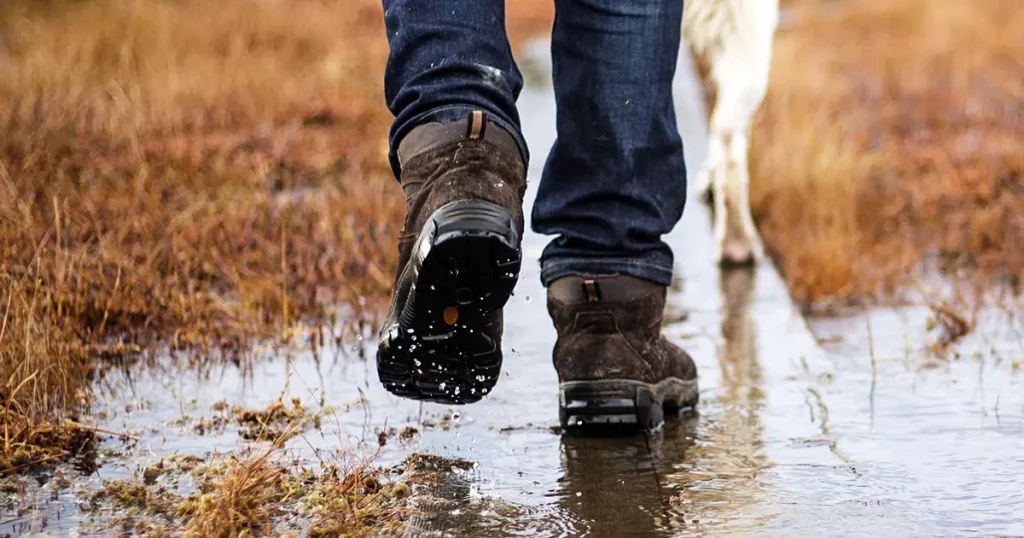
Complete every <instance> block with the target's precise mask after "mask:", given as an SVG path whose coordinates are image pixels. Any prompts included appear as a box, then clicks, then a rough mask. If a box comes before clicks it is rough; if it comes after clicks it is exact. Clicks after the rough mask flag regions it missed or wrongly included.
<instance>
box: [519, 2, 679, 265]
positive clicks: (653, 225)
mask: <svg viewBox="0 0 1024 538" xmlns="http://www.w3.org/2000/svg"><path fill="white" fill-rule="evenodd" d="M555 7H556V16H555V26H554V31H553V35H552V42H551V49H552V54H553V62H554V84H555V96H556V100H557V104H558V113H557V116H558V117H557V128H558V137H557V140H556V142H555V145H554V147H553V148H552V150H551V153H550V155H549V156H548V160H547V163H546V165H545V169H544V175H543V177H542V180H541V184H540V188H539V191H538V195H537V202H536V204H535V205H534V208H533V219H532V221H533V229H534V231H536V232H538V233H541V234H548V235H555V236H557V237H555V238H554V240H552V242H551V243H550V244H549V245H548V247H547V248H546V249H545V251H544V254H543V257H542V260H541V263H542V267H543V269H542V275H541V278H542V279H543V281H544V284H545V285H547V284H550V283H551V282H552V281H554V280H556V279H558V278H561V277H564V276H569V275H603V274H627V275H630V276H634V277H638V278H643V279H646V280H649V281H652V282H656V283H659V284H663V285H668V284H669V283H670V281H671V278H672V251H671V249H670V248H669V247H668V245H666V244H665V243H664V242H663V241H662V240H661V237H662V236H663V235H664V234H666V233H668V232H669V231H671V229H672V227H673V226H675V224H676V223H677V222H678V221H679V219H680V217H681V216H682V213H683V206H684V205H685V202H686V168H685V164H684V162H683V147H682V140H681V139H680V136H679V130H678V129H677V127H676V119H675V109H674V104H673V99H672V79H673V77H674V75H675V67H676V60H677V58H678V54H679V45H680V26H681V23H682V11H683V2H682V0H629V1H623V0H556V2H555Z"/></svg>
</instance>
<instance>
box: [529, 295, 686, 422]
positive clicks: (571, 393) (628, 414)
mask: <svg viewBox="0 0 1024 538" xmlns="http://www.w3.org/2000/svg"><path fill="white" fill-rule="evenodd" d="M665 293H666V290H665V287H664V286H659V285H657V284H654V283H651V282H648V281H645V280H641V279H637V278H633V277H628V276H612V277H600V278H589V277H588V278H582V277H566V278H562V279H559V280H557V281H555V282H553V283H552V284H551V286H550V287H549V288H548V312H549V313H550V314H551V318H552V320H554V322H555V328H556V329H557V330H558V342H557V343H556V344H555V352H554V360H555V370H556V371H557V372H558V381H559V392H560V395H559V406H560V407H559V417H560V419H561V422H562V427H563V428H575V427H593V426H600V427H607V426H610V425H617V426H627V427H628V426H638V427H645V428H656V427H658V426H659V425H660V424H661V423H662V422H663V420H664V414H665V410H668V411H670V412H671V411H676V410H678V409H679V408H682V407H690V406H693V405H695V404H696V403H697V367H696V365H695V364H694V363H693V359H691V358H690V356H689V355H688V354H687V353H686V352H685V351H683V350H682V349H680V348H679V347H678V346H676V345H675V344H673V343H671V342H669V341H668V340H667V339H666V338H665V337H664V336H662V334H661V319H662V313H663V311H664V309H665Z"/></svg>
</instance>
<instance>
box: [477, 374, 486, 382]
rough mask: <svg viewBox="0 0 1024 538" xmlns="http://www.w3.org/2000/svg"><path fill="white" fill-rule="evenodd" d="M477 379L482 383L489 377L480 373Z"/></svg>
mask: <svg viewBox="0 0 1024 538" xmlns="http://www.w3.org/2000/svg"><path fill="white" fill-rule="evenodd" d="M476 380H477V381H479V382H481V383H483V382H484V381H486V380H487V378H486V377H484V376H482V375H478V376H476Z"/></svg>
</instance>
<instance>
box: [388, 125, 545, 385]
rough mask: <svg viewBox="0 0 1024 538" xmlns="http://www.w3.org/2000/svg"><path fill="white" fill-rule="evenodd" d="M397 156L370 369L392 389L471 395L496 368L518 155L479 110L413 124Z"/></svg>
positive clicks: (515, 244)
mask: <svg viewBox="0 0 1024 538" xmlns="http://www.w3.org/2000/svg"><path fill="white" fill-rule="evenodd" d="M398 156H399V160H400V162H401V163H402V173H401V176H402V177H401V180H402V188H403V190H405V195H406V205H407V208H408V215H407V216H406V219H405V227H404V229H403V233H402V237H401V238H400V240H399V245H398V251H399V260H398V274H397V275H396V277H395V284H394V292H393V295H392V298H391V310H390V312H389V313H388V317H387V319H386V320H385V322H384V326H383V328H382V330H381V333H380V342H379V345H378V348H377V372H378V374H379V375H380V380H381V382H382V383H383V384H384V387H385V388H386V389H387V390H388V391H390V392H392V393H394V394H397V395H399V396H404V397H407V398H412V399H416V400H429V401H435V402H441V403H447V404H462V403H471V402H475V401H477V400H479V399H480V398H482V397H483V396H484V395H485V394H487V393H488V392H490V391H491V389H492V388H493V387H494V384H495V383H496V382H497V380H498V375H499V374H500V373H501V332H502V317H501V309H502V307H504V306H505V303H506V302H507V301H508V299H509V297H510V296H511V294H512V288H513V287H514V286H515V284H516V282H517V280H518V279H519V268H520V260H521V257H522V256H521V250H520V241H521V238H522V232H523V209H522V205H523V195H524V193H525V191H526V171H525V169H524V166H523V158H522V157H521V154H520V153H519V149H518V146H517V145H516V143H515V141H514V139H513V138H512V137H511V136H510V135H509V134H508V133H507V132H506V131H504V130H503V129H501V128H500V127H498V126H496V125H489V124H488V123H487V120H486V117H485V116H484V115H483V114H482V113H480V112H473V113H471V114H470V115H469V117H468V118H467V119H465V120H463V121H459V122H454V123H444V124H441V123H431V124H426V125H421V126H420V127H417V128H416V129H414V130H413V131H411V132H410V133H409V134H408V135H407V136H406V137H405V139H404V140H403V141H402V144H401V145H400V147H399V151H398Z"/></svg>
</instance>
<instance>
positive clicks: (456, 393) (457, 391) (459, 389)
mask: <svg viewBox="0 0 1024 538" xmlns="http://www.w3.org/2000/svg"><path fill="white" fill-rule="evenodd" d="M460 392H462V387H455V395H456V396H458V395H459V393H460Z"/></svg>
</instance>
